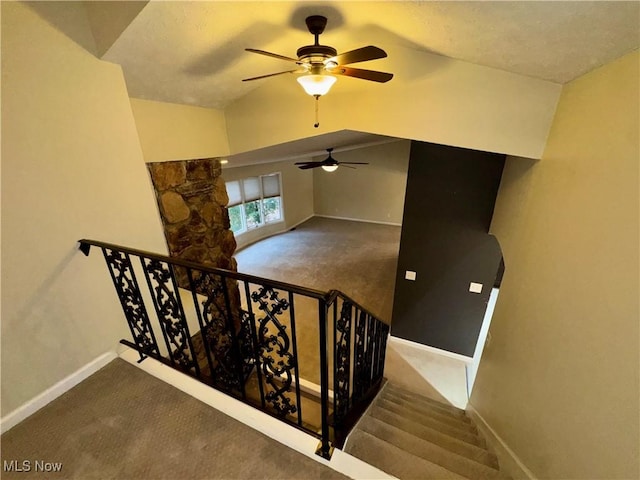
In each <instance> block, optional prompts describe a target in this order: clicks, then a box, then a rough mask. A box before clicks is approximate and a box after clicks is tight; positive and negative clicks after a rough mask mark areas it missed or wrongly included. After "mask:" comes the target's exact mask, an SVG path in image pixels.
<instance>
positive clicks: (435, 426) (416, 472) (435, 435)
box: [345, 383, 508, 480]
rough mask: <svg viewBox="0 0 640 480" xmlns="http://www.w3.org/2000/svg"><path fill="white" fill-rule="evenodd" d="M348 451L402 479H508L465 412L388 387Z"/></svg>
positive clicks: (350, 440)
mask: <svg viewBox="0 0 640 480" xmlns="http://www.w3.org/2000/svg"><path fill="white" fill-rule="evenodd" d="M345 452H347V453H350V454H351V455H353V456H355V457H358V458H360V459H361V460H364V461H365V462H367V463H369V464H371V465H373V466H375V467H378V468H379V469H380V470H383V471H385V472H387V473H389V474H391V475H394V476H395V477H397V478H400V479H413V478H416V479H417V478H419V479H422V480H430V479H432V480H435V479H437V480H465V479H466V480H494V479H496V480H497V479H507V478H508V477H507V476H505V475H504V474H503V473H501V472H500V471H499V465H498V460H497V458H496V456H495V455H494V454H493V453H491V452H489V451H488V450H487V446H486V442H485V440H484V438H482V436H481V435H480V433H479V432H478V431H477V429H476V427H475V425H474V424H473V422H472V421H471V419H469V417H467V415H466V413H465V411H464V410H460V409H458V408H455V407H452V406H450V405H445V404H443V403H440V402H437V401H435V400H432V399H430V398H428V397H425V396H422V395H418V394H416V393H413V392H411V391H409V390H406V389H404V388H401V387H398V386H396V385H392V384H391V383H387V384H386V385H385V386H384V388H383V390H382V391H381V393H380V394H379V395H378V397H377V399H376V400H375V401H374V403H373V404H372V405H371V407H370V408H369V410H368V411H367V414H366V415H365V416H364V417H362V418H361V419H360V421H359V422H358V424H357V426H356V428H355V429H354V430H353V431H352V432H351V434H350V436H349V438H348V440H347V443H346V446H345Z"/></svg>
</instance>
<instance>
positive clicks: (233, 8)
mask: <svg viewBox="0 0 640 480" xmlns="http://www.w3.org/2000/svg"><path fill="white" fill-rule="evenodd" d="M110 3H112V4H113V5H114V8H116V5H117V4H118V3H119V2H110ZM311 14H321V15H325V16H326V17H327V18H328V19H329V23H328V26H327V29H326V31H325V33H324V34H323V35H322V37H321V40H322V43H323V44H328V45H332V46H333V47H335V48H336V49H337V50H338V51H339V52H343V51H347V50H351V49H354V48H358V47H361V46H364V45H370V44H374V45H377V46H380V47H381V48H383V49H392V47H393V45H397V46H401V47H404V48H408V49H413V50H418V51H424V52H430V53H436V54H440V55H444V56H448V57H451V58H455V59H460V60H464V61H468V62H472V63H476V64H480V65H485V66H490V67H494V68H498V69H501V70H506V71H509V72H514V73H518V74H522V75H527V76H531V77H536V78H540V79H544V80H550V81H552V82H556V83H565V82H567V81H570V80H572V79H574V78H576V77H578V76H580V75H582V74H583V73H585V72H588V71H590V70H592V69H593V68H595V67H598V66H600V65H603V64H605V63H607V62H609V61H611V60H613V59H615V58H618V57H620V56H622V55H624V54H625V53H627V52H629V51H631V50H634V49H636V48H638V45H639V43H640V41H639V37H640V33H639V30H640V27H639V25H640V3H638V2H606V1H603V2H570V1H562V2H547V1H542V2H524V1H523V2H493V1H480V2H389V1H388V2H200V1H197V2H190V1H177V2H165V1H157V2H156V1H152V2H149V3H148V4H147V5H146V6H145V7H144V8H143V9H142V10H141V12H140V13H139V14H138V16H137V17H136V18H135V19H134V20H133V21H132V22H131V24H130V25H129V26H128V28H126V29H125V30H124V32H123V33H122V35H121V36H120V37H119V38H118V39H117V40H116V41H115V43H113V45H112V46H111V48H109V50H108V51H107V52H106V54H105V55H104V56H103V58H104V59H105V60H108V61H111V62H114V63H118V64H120V65H122V67H123V70H124V74H125V78H126V82H127V86H128V89H129V93H130V95H131V96H132V97H137V98H145V99H150V100H159V101H165V102H173V103H184V104H191V105H200V106H205V107H216V108H222V107H224V106H226V105H228V104H229V103H231V102H233V101H234V100H235V99H237V98H239V97H241V96H243V95H245V94H247V93H248V92H249V91H251V90H252V89H254V88H256V87H258V86H260V84H261V83H262V82H265V81H269V80H260V81H257V82H246V83H243V82H242V81H241V80H242V78H246V77H252V76H257V75H262V74H266V73H272V72H277V71H281V70H286V69H289V68H290V67H291V64H289V63H286V62H283V61H281V60H275V59H272V58H268V57H263V56H260V55H255V54H251V53H247V52H244V48H246V47H251V48H257V49H262V50H268V51H271V52H275V53H279V54H282V55H287V56H295V51H296V49H297V48H298V47H300V46H302V45H308V44H310V43H313V42H312V40H313V37H312V36H311V35H310V34H309V33H308V32H307V30H306V27H305V25H304V18H305V17H306V16H307V15H311ZM114 16H115V14H114ZM101 17H102V18H103V19H104V21H105V22H108V21H110V19H109V15H105V14H101ZM97 21H99V19H97V20H96V19H95V18H94V19H93V21H92V23H94V24H95V23H96V22H97ZM95 31H96V29H95V28H94V33H95ZM384 62H385V60H377V61H376V63H375V64H374V63H373V62H371V63H370V64H366V65H364V66H363V67H364V68H372V69H379V70H385V67H384ZM394 73H395V74H396V75H397V76H399V75H402V73H403V72H394Z"/></svg>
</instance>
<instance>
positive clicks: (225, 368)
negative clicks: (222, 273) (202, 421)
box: [193, 272, 241, 390]
mask: <svg viewBox="0 0 640 480" xmlns="http://www.w3.org/2000/svg"><path fill="white" fill-rule="evenodd" d="M223 281H224V280H222V279H221V278H220V277H218V276H217V275H214V274H212V273H208V272H201V275H199V276H198V278H195V279H194V286H195V292H198V293H199V294H200V295H203V296H204V297H205V299H204V300H202V301H201V302H200V305H199V307H198V308H199V310H200V312H199V318H200V321H201V330H200V332H201V340H202V342H203V343H204V347H205V353H206V354H207V361H208V364H209V368H210V370H211V376H212V378H213V381H214V383H216V384H218V385H220V386H222V387H223V388H225V389H226V390H234V389H236V390H237V389H240V388H241V385H240V381H239V375H238V366H237V365H236V361H235V359H236V357H235V355H234V351H233V350H234V349H233V334H232V332H231V328H233V327H232V322H231V321H230V312H229V311H228V309H227V306H226V301H225V296H224V288H225V287H224V284H223V283H222V282H223ZM195 292H193V295H194V297H195V296H196V293H195ZM196 303H197V302H196Z"/></svg>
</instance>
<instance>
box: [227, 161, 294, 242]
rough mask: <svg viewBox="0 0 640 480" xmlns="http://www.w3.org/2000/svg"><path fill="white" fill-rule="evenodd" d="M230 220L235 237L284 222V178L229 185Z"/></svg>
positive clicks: (267, 177) (265, 177)
mask: <svg viewBox="0 0 640 480" xmlns="http://www.w3.org/2000/svg"><path fill="white" fill-rule="evenodd" d="M226 185H227V194H228V195H229V206H228V210H229V220H230V223H231V231H232V232H233V233H235V234H240V233H244V232H246V231H248V230H253V229H255V228H259V227H263V226H264V225H266V224H269V223H273V222H278V221H280V220H282V199H281V194H280V174H279V173H272V174H270V175H261V176H259V177H249V178H244V179H242V180H234V181H232V182H227V183H226Z"/></svg>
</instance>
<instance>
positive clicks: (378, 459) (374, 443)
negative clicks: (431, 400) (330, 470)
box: [344, 428, 469, 480]
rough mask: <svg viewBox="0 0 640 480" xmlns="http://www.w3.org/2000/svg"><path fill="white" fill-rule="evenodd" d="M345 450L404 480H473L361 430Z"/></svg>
mask: <svg viewBox="0 0 640 480" xmlns="http://www.w3.org/2000/svg"><path fill="white" fill-rule="evenodd" d="M344 451H345V452H346V453H349V454H350V455H353V456H354V457H357V458H359V459H361V460H363V461H365V462H367V463H369V464H370V465H373V466H375V467H377V468H379V469H380V470H382V471H384V472H386V473H388V474H391V475H394V476H396V477H398V478H400V479H409V478H411V479H413V478H415V479H423V480H436V479H437V480H469V479H468V477H464V476H461V475H458V474H457V473H454V472H451V471H449V470H447V469H446V468H443V467H441V466H440V465H436V464H435V463H433V462H430V461H428V460H425V459H424V458H421V457H418V456H416V455H413V454H411V453H409V452H406V451H404V450H402V449H400V448H398V447H397V446H395V445H393V444H391V443H389V442H386V441H385V440H382V439H380V438H378V437H376V436H374V435H371V434H369V433H367V432H365V431H362V430H360V429H359V428H356V429H355V430H354V431H353V432H352V433H351V435H350V436H349V440H348V441H347V445H346V447H345V450H344Z"/></svg>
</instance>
